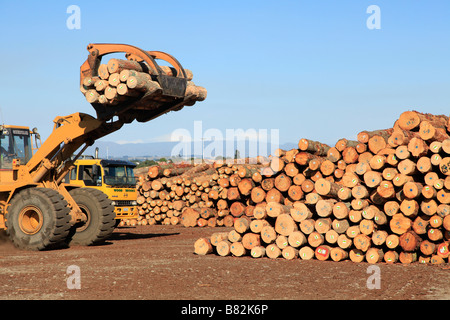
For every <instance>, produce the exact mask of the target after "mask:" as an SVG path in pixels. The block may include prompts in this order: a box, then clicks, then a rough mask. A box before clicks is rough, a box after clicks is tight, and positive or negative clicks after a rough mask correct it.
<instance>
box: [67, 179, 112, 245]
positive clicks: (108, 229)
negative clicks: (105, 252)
mask: <svg viewBox="0 0 450 320" xmlns="http://www.w3.org/2000/svg"><path fill="white" fill-rule="evenodd" d="M69 193H70V195H71V196H72V198H73V199H74V200H75V202H76V203H77V204H78V206H79V207H80V209H81V211H83V213H84V214H85V215H86V217H87V222H86V223H80V224H76V225H75V226H73V227H72V229H71V230H70V234H69V237H68V238H67V241H68V242H70V244H76V245H83V246H90V245H96V244H100V243H102V242H104V241H105V240H106V239H108V238H109V236H110V235H111V233H112V232H113V231H114V228H115V226H116V224H115V216H116V215H115V212H114V207H113V205H112V204H111V200H110V199H108V197H107V196H106V194H104V193H103V192H101V191H100V190H96V189H92V188H77V189H73V190H71V191H70V192H69Z"/></svg>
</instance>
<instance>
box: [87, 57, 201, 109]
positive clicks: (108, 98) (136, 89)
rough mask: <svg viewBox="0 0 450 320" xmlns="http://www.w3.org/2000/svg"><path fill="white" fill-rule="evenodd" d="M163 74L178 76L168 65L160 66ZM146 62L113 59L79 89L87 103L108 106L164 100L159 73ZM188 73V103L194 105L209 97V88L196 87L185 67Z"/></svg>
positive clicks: (190, 73) (88, 78)
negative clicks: (156, 77)
mask: <svg viewBox="0 0 450 320" xmlns="http://www.w3.org/2000/svg"><path fill="white" fill-rule="evenodd" d="M160 68H161V71H162V73H163V75H167V76H175V77H176V76H177V74H176V70H175V69H174V68H172V67H168V66H160ZM152 72H154V71H153V70H152V69H151V68H149V67H148V65H147V64H146V63H145V62H138V61H131V60H122V59H110V60H109V61H108V62H107V63H106V64H101V65H100V66H99V67H98V70H97V73H98V76H95V77H86V78H84V80H83V83H82V84H81V87H80V90H81V92H82V93H83V94H84V96H85V98H86V100H87V102H89V103H91V104H93V103H99V104H101V105H105V106H115V105H118V104H124V103H136V107H138V106H139V104H144V105H145V104H149V103H150V102H152V101H162V102H164V97H163V96H162V89H161V86H160V85H159V83H158V82H157V81H156V79H155V76H157V75H156V74H152ZM185 72H186V76H187V80H188V82H187V87H186V93H185V96H186V99H187V100H186V102H185V103H184V105H188V106H190V105H193V104H195V102H196V101H203V100H205V99H206V95H207V92H206V89H205V88H203V87H200V86H196V85H195V84H194V82H193V81H192V78H193V75H192V72H191V71H190V70H188V69H185Z"/></svg>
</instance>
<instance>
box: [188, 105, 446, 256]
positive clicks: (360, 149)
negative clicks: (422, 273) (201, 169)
mask: <svg viewBox="0 0 450 320" xmlns="http://www.w3.org/2000/svg"><path fill="white" fill-rule="evenodd" d="M449 134H450V123H449V118H448V117H446V116H443V115H439V116H436V115H431V114H424V113H420V112H416V111H407V112H404V113H402V114H401V115H400V117H399V119H398V120H397V121H395V123H394V125H393V127H392V128H388V129H384V130H377V131H362V132H360V133H358V135H357V140H354V141H349V140H347V139H340V140H339V141H337V143H336V144H335V145H334V146H329V145H326V144H323V143H320V142H317V141H313V140H309V139H301V140H300V141H299V143H298V148H296V149H293V150H290V151H286V152H285V151H282V150H278V151H277V154H275V155H273V157H272V159H271V161H270V164H268V165H267V166H265V167H264V168H262V169H261V170H260V177H259V178H258V179H260V181H259V182H257V181H255V180H252V181H251V183H250V185H251V188H249V189H246V193H247V194H250V199H251V202H250V203H248V204H247V208H248V207H249V206H251V208H252V210H253V213H252V214H251V213H247V214H245V215H240V216H238V215H235V219H234V223H233V229H232V230H231V231H230V232H225V233H223V232H220V233H215V234H213V236H211V237H210V238H200V239H198V240H197V242H196V243H195V245H194V251H195V252H196V253H197V254H207V253H216V254H218V255H220V256H227V255H233V256H245V255H251V256H252V257H255V258H257V257H263V256H266V257H269V258H278V257H283V258H285V259H296V258H297V259H298V258H300V259H312V258H315V259H318V260H333V261H341V260H346V259H347V260H348V259H349V260H351V261H354V262H361V261H367V262H369V263H377V262H383V261H384V262H386V263H396V262H401V263H404V264H407V263H411V262H415V261H420V262H426V263H433V264H439V263H444V262H448V259H449V254H450V251H449V240H450V137H449ZM233 204H234V203H233ZM240 210H241V211H242V209H240ZM250 211H251V210H250ZM245 212H247V211H245Z"/></svg>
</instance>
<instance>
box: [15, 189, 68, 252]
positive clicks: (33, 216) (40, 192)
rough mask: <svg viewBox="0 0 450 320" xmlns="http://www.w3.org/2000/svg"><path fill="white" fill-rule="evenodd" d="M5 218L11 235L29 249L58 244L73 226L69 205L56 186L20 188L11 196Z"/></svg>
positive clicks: (52, 247)
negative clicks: (20, 189)
mask: <svg viewBox="0 0 450 320" xmlns="http://www.w3.org/2000/svg"><path fill="white" fill-rule="evenodd" d="M6 219H7V220H6V228H7V229H6V232H7V234H8V235H9V238H10V239H11V241H12V242H13V244H14V245H15V246H16V247H18V248H21V249H26V250H47V249H56V248H59V247H61V246H63V245H64V244H65V239H66V238H67V235H68V234H69V230H70V209H69V207H68V206H67V202H66V200H64V198H63V196H62V195H61V194H60V193H59V192H57V191H55V190H53V189H47V188H29V189H25V190H22V191H20V192H19V193H18V194H17V195H15V196H14V197H13V199H12V200H11V204H10V206H9V208H8V214H7V216H6Z"/></svg>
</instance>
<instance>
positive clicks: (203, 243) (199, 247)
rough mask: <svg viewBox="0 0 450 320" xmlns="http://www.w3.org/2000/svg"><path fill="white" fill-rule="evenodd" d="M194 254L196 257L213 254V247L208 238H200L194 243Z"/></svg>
mask: <svg viewBox="0 0 450 320" xmlns="http://www.w3.org/2000/svg"><path fill="white" fill-rule="evenodd" d="M194 252H195V253H196V254H198V255H206V254H209V253H212V252H213V246H212V245H211V241H210V239H208V238H200V239H198V240H197V241H195V243H194Z"/></svg>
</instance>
